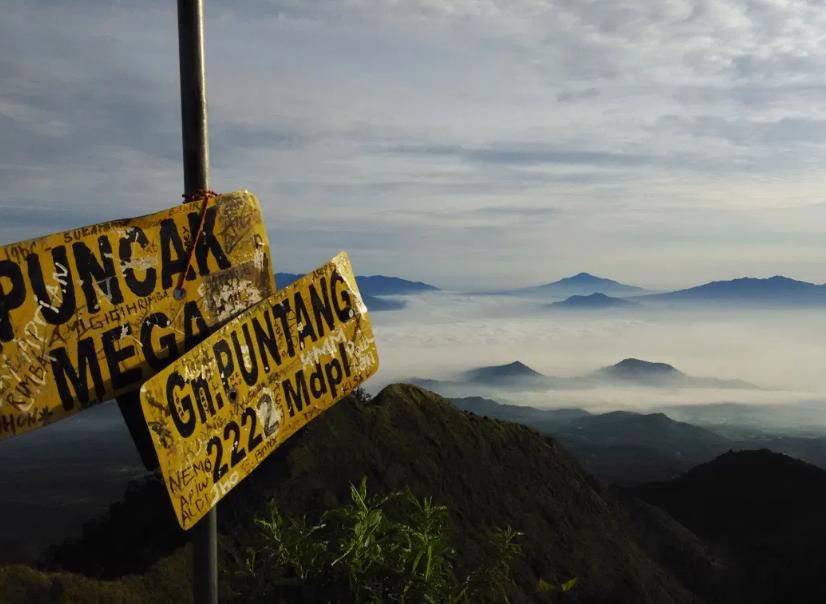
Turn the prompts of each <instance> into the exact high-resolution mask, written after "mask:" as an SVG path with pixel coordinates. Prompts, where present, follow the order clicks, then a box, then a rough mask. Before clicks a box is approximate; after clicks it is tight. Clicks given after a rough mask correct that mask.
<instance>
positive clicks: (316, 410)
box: [141, 252, 378, 529]
mask: <svg viewBox="0 0 826 604" xmlns="http://www.w3.org/2000/svg"><path fill="white" fill-rule="evenodd" d="M377 368H378V354H377V352H376V346H375V342H374V340H373V333H372V330H371V328H370V322H369V319H368V317H367V309H366V308H365V306H364V303H363V302H362V299H361V296H360V294H359V292H358V289H357V287H356V280H355V277H354V276H353V271H352V269H351V267H350V262H349V260H348V258H347V255H346V254H345V253H343V252H342V253H341V254H339V255H338V256H336V257H335V258H333V260H332V261H330V262H329V263H328V264H326V265H324V266H322V267H321V268H319V269H317V270H316V271H314V272H313V273H311V274H309V275H306V276H305V277H302V278H301V279H299V280H298V281H296V282H294V283H292V284H291V285H290V286H289V287H287V288H285V289H283V290H281V291H279V292H278V293H276V294H274V295H272V296H270V297H269V298H268V299H266V300H264V301H263V302H261V303H260V304H258V305H256V306H255V307H253V308H250V309H249V310H248V311H247V312H245V313H243V314H242V315H239V316H238V317H236V318H235V319H233V320H232V321H230V322H229V323H227V324H226V325H224V326H223V327H222V328H221V329H219V330H218V331H216V332H215V333H214V334H213V335H211V336H210V337H209V338H207V339H206V340H205V341H204V342H202V343H201V344H200V345H198V346H197V347H196V348H195V349H193V350H191V351H190V352H189V353H187V354H186V355H184V356H183V357H181V358H180V359H178V360H177V361H175V362H174V363H173V364H172V365H170V366H168V367H167V368H166V369H164V370H162V371H160V372H159V373H158V374H157V375H155V377H153V378H152V379H150V380H149V381H147V382H146V383H145V384H144V385H143V387H142V388H141V405H142V406H143V413H144V417H145V418H146V422H147V424H148V425H149V431H150V433H151V434H152V441H153V443H154V446H155V451H156V452H157V454H158V459H159V461H160V467H161V473H162V474H163V477H164V482H165V483H166V488H167V491H168V492H169V497H170V499H171V500H172V506H173V507H174V508H175V514H176V515H177V517H178V522H179V523H180V525H181V527H183V528H184V529H188V528H190V527H192V525H193V524H195V523H196V522H197V521H198V520H199V519H200V518H201V517H202V516H203V515H204V514H206V512H207V511H209V509H210V508H212V506H214V505H215V504H216V503H217V502H218V501H219V500H220V499H221V498H222V497H224V495H226V494H227V493H228V492H229V491H230V490H231V489H232V488H233V487H234V486H235V485H237V484H238V483H239V482H240V481H241V480H243V479H244V478H245V477H246V476H247V475H249V474H250V472H252V471H253V470H254V469H255V467H256V466H258V464H260V463H261V462H262V461H263V460H264V458H265V457H267V456H268V455H269V454H270V453H271V452H272V451H273V450H274V449H275V448H276V447H278V446H279V445H280V444H281V443H283V442H284V441H285V440H286V439H287V438H289V437H290V436H291V435H292V434H294V433H295V432H296V431H297V430H298V429H299V428H301V427H302V426H304V425H305V424H307V423H308V422H310V421H312V420H313V419H315V418H316V417H318V415H320V414H321V413H322V412H323V411H324V410H325V409H327V408H328V407H330V406H332V405H333V404H334V403H335V402H336V401H338V400H340V399H341V398H343V397H344V396H346V395H347V394H349V393H350V392H352V391H353V390H354V389H355V388H356V386H358V385H359V384H360V383H362V382H363V381H364V380H366V379H367V378H368V377H369V376H370V375H372V374H373V373H375V371H376V369H377Z"/></svg>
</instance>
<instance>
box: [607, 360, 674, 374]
mask: <svg viewBox="0 0 826 604" xmlns="http://www.w3.org/2000/svg"><path fill="white" fill-rule="evenodd" d="M611 368H613V369H619V370H621V371H639V372H649V373H680V371H678V370H677V368H676V367H674V366H673V365H669V364H668V363H655V362H652V361H643V360H642V359H635V358H634V357H628V358H627V359H623V360H621V361H620V362H619V363H617V364H616V365H613V366H612V367H611Z"/></svg>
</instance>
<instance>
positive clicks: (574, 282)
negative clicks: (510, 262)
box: [519, 272, 645, 298]
mask: <svg viewBox="0 0 826 604" xmlns="http://www.w3.org/2000/svg"><path fill="white" fill-rule="evenodd" d="M519 291H522V292H525V293H535V294H542V295H549V294H550V295H552V296H554V297H556V298H567V297H568V296H571V295H590V294H594V293H601V294H606V295H608V296H617V295H627V294H641V293H643V292H644V291H645V290H643V289H642V288H640V287H636V286H634V285H626V284H624V283H620V282H619V281H614V280H613V279H606V278H604V277H598V276H597V275H594V274H591V273H586V272H580V273H577V274H576V275H572V276H570V277H563V278H562V279H559V280H558V281H553V282H552V283H545V284H544V285H538V286H535V287H528V288H525V289H523V290H519Z"/></svg>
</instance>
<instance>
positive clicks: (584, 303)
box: [549, 292, 639, 310]
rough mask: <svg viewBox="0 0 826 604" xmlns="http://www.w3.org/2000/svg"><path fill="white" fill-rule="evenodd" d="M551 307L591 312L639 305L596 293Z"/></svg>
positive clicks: (570, 297)
mask: <svg viewBox="0 0 826 604" xmlns="http://www.w3.org/2000/svg"><path fill="white" fill-rule="evenodd" d="M549 306H550V307H551V308H561V309H573V310H591V309H606V308H617V307H629V306H639V305H638V304H637V303H636V302H631V301H630V300H625V299H624V298H616V297H614V296H607V295H605V294H603V293H601V292H594V293H593V294H588V295H574V296H569V297H568V298H565V299H564V300H562V301H560V302H552V303H551V304H549Z"/></svg>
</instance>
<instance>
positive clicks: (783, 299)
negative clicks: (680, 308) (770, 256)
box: [645, 275, 826, 305]
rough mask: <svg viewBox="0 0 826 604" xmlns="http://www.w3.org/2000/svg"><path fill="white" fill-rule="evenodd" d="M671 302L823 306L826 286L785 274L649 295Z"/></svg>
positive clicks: (654, 298) (648, 297) (651, 298)
mask: <svg viewBox="0 0 826 604" xmlns="http://www.w3.org/2000/svg"><path fill="white" fill-rule="evenodd" d="M645 298H646V299H650V300H662V301H667V302H730V303H731V302H734V303H739V304H766V303H768V304H772V305H784V304H785V305H796V304H797V305H800V304H803V305H810V304H814V305H822V304H824V303H826V286H823V285H816V284H814V283H810V282H808V281H799V280H797V279H792V278H790V277H785V276H783V275H775V276H773V277H740V278H737V279H729V280H725V281H711V282H709V283H704V284H702V285H697V286H695V287H690V288H688V289H680V290H677V291H673V292H668V293H664V294H654V295H650V296H646V297H645Z"/></svg>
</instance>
